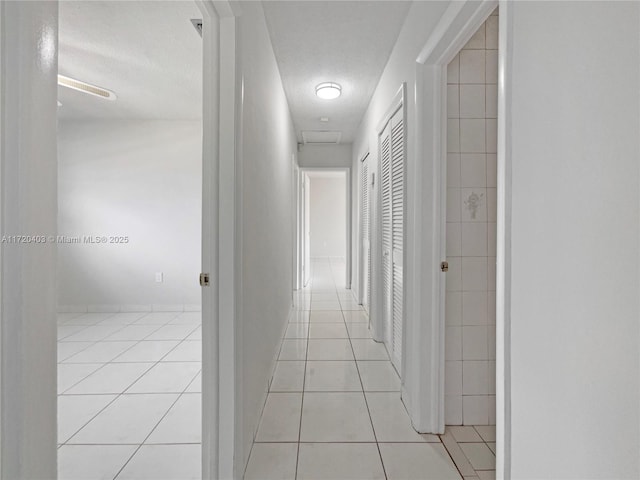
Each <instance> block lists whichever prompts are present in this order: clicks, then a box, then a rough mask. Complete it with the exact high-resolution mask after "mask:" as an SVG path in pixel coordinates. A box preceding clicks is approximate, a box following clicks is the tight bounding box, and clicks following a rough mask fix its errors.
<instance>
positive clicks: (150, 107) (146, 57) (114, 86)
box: [58, 0, 202, 119]
mask: <svg viewBox="0 0 640 480" xmlns="http://www.w3.org/2000/svg"><path fill="white" fill-rule="evenodd" d="M200 17H201V14H200V12H199V10H198V8H197V6H196V4H195V2H193V1H160V2H159V1H95V0H88V1H61V2H60V38H59V42H60V57H59V71H60V74H62V75H67V76H70V77H73V78H77V79H79V80H82V81H85V82H88V83H92V84H95V85H98V86H100V87H103V88H106V89H109V90H112V91H114V92H115V94H116V95H117V97H118V99H117V101H115V102H111V101H105V100H102V99H100V98H96V97H92V96H90V95H85V94H82V93H79V92H76V91H73V90H69V89H66V88H62V87H58V100H59V101H60V102H61V103H62V107H59V109H58V112H59V117H60V118H61V119H121V118H127V119H198V118H201V117H202V113H201V112H202V101H201V96H202V93H201V92H202V40H201V38H200V37H199V36H198V34H197V32H196V30H195V28H194V27H193V25H192V24H191V22H190V19H192V18H200Z"/></svg>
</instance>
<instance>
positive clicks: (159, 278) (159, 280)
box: [156, 272, 164, 283]
mask: <svg viewBox="0 0 640 480" xmlns="http://www.w3.org/2000/svg"><path fill="white" fill-rule="evenodd" d="M163 277H164V275H163V274H162V272H156V283H162V280H163Z"/></svg>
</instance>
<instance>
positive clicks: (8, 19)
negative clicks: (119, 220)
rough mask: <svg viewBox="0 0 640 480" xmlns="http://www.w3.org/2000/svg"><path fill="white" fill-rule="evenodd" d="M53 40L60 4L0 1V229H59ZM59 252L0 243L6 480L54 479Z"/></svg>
mask: <svg viewBox="0 0 640 480" xmlns="http://www.w3.org/2000/svg"><path fill="white" fill-rule="evenodd" d="M57 39H58V2H57V1H55V0H53V1H50V2H44V3H42V4H34V3H32V2H0V50H1V52H0V83H1V87H2V89H1V90H0V105H1V109H0V117H1V120H0V165H1V168H0V174H1V181H2V183H1V184H0V191H1V192H2V196H1V197H0V206H1V208H0V234H2V235H44V236H46V237H48V236H54V237H55V235H56V230H57V229H56V218H57V215H56V213H57V157H56V151H57V148H56V131H57V129H56V118H57V102H56V97H57V73H58V72H57V65H58V57H57V55H58V45H57ZM34 172H37V175H34ZM56 252H57V248H56V245H55V243H53V242H51V243H43V244H38V245H24V244H23V245H21V244H11V243H2V244H1V245H0V262H1V263H2V271H1V276H2V278H3V279H4V281H3V282H2V284H1V290H0V306H1V309H0V312H1V315H2V317H1V320H2V323H1V324H0V337H1V338H0V339H1V341H2V343H0V350H1V353H2V354H1V355H0V358H1V359H2V370H0V392H1V393H2V395H1V399H0V401H1V405H0V407H1V411H0V440H2V445H1V446H0V467H1V471H0V477H2V478H3V479H31V478H42V479H44V478H47V479H48V478H56V473H57V472H56V456H57V449H56V433H57V432H56V402H57V392H56V378H57V368H56V367H57V360H56V345H57V342H56V338H57V336H56V318H55V317H56V263H57V261H56V260H57V254H56Z"/></svg>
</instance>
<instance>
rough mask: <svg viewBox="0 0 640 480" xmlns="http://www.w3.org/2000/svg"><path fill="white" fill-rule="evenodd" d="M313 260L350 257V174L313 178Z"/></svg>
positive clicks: (311, 176)
mask: <svg viewBox="0 0 640 480" xmlns="http://www.w3.org/2000/svg"><path fill="white" fill-rule="evenodd" d="M309 178H310V182H309V193H310V196H311V202H310V203H311V205H310V210H311V214H310V217H311V257H315V258H317V257H339V258H342V259H344V258H345V256H346V254H347V245H346V242H347V212H346V208H347V198H346V195H347V194H346V191H347V185H346V175H344V174H343V175H340V176H336V177H322V176H313V175H310V177H309Z"/></svg>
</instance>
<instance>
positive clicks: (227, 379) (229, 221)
mask: <svg viewBox="0 0 640 480" xmlns="http://www.w3.org/2000/svg"><path fill="white" fill-rule="evenodd" d="M195 2H196V4H197V6H198V8H199V9H200V11H201V13H202V16H203V30H202V39H203V176H204V178H203V182H205V183H206V184H208V187H207V188H203V192H207V193H206V194H205V195H204V196H203V233H204V237H203V240H204V241H203V245H202V268H203V270H202V271H203V272H210V274H211V281H210V285H211V286H210V287H208V288H203V290H202V316H203V322H202V331H203V335H202V338H203V345H202V346H203V362H202V405H203V409H202V410H203V411H202V478H203V479H214V478H234V473H235V472H234V450H235V446H236V437H237V431H238V428H237V425H238V422H239V420H240V419H239V417H238V414H237V412H236V408H235V407H236V405H235V404H236V396H237V393H238V392H237V391H236V379H235V376H236V375H235V372H236V363H237V359H236V347H238V346H237V345H236V334H235V333H236V332H235V325H236V322H235V318H236V315H237V314H238V309H237V306H238V302H239V292H240V291H241V289H239V288H238V286H237V281H238V280H239V279H238V278H237V277H236V272H237V271H238V269H237V267H238V264H239V262H240V261H241V259H240V257H239V253H240V251H241V248H240V246H238V244H237V241H236V237H237V231H236V225H237V222H238V219H237V214H238V211H237V195H238V192H239V190H240V188H241V186H240V184H239V180H238V178H237V177H236V174H235V172H236V168H237V163H238V162H239V161H240V158H239V157H240V156H241V155H240V152H239V149H238V143H239V141H238V132H239V131H240V129H239V128H238V123H239V121H240V115H239V112H240V111H241V107H240V94H241V85H240V83H239V79H238V75H237V62H236V59H237V47H238V46H237V37H236V33H237V25H236V17H237V16H239V15H240V13H241V12H240V8H239V6H238V3H237V2H236V1H234V0H195ZM221 91H225V92H230V93H231V94H225V95H221V94H220V92H221Z"/></svg>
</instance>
